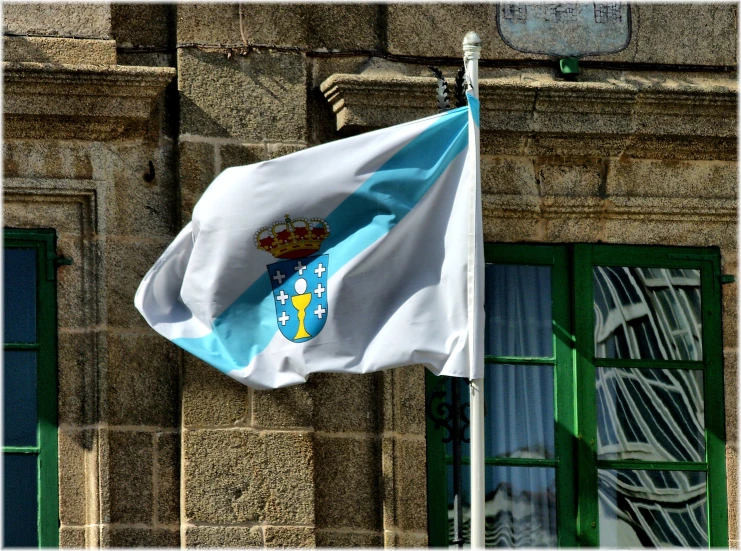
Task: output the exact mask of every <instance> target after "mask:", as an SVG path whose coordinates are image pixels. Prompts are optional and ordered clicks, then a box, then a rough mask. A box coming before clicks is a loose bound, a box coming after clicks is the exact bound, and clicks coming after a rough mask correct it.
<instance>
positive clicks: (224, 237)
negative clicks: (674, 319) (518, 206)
mask: <svg viewBox="0 0 741 551" xmlns="http://www.w3.org/2000/svg"><path fill="white" fill-rule="evenodd" d="M478 106H479V103H478V100H477V99H475V98H474V97H473V96H471V95H469V96H468V107H461V108H458V109H455V110H451V111H447V112H445V113H441V114H438V115H435V116H431V117H427V118H424V119H421V120H418V121H414V122H410V123H406V124H401V125H398V126H393V127H391V128H386V129H382V130H377V131H375V132H369V133H367V134H363V135H360V136H355V137H351V138H347V139H344V140H338V141H335V142H331V143H327V144H324V145H320V146H317V147H312V148H310V149H306V150H303V151H299V152H297V153H293V154H291V155H287V156H285V157H282V158H279V159H275V160H270V161H265V162H262V163H257V164H253V165H249V166H243V167H234V168H229V169H227V170H225V171H224V172H222V173H221V174H220V175H219V176H218V177H217V178H216V179H215V180H214V181H213V182H212V183H211V185H210V186H209V187H208V189H207V190H206V192H205V193H204V194H203V196H202V197H201V199H200V201H199V202H198V203H197V204H196V206H195V209H194V211H193V219H192V220H191V222H190V223H189V224H188V225H187V226H185V228H183V230H182V231H181V232H180V234H179V235H178V236H177V237H176V238H175V240H174V241H173V242H172V244H171V245H170V246H169V247H168V248H167V250H165V252H164V253H163V255H162V257H161V258H160V259H159V260H158V261H157V262H156V264H155V265H154V266H153V267H152V269H151V270H150V271H149V273H147V275H146V276H145V277H144V279H143V280H142V282H141V285H140V286H139V289H138V291H137V293H136V298H135V303H136V307H137V308H138V309H139V311H140V312H141V313H142V315H143V316H144V318H146V320H147V322H149V324H150V325H151V326H152V327H153V328H154V329H155V330H156V331H157V332H158V333H160V334H161V335H163V336H164V337H166V338H168V339H170V340H171V341H173V342H174V343H176V344H177V345H178V346H180V347H182V348H184V349H185V350H187V351H188V352H190V353H191V354H194V355H196V356H198V357H199V358H201V359H203V360H204V361H206V362H208V363H209V364H211V365H213V366H214V367H216V368H218V369H219V370H221V371H222V372H224V373H226V374H227V375H229V376H230V377H232V378H234V379H236V380H238V381H240V382H242V383H244V384H246V385H248V386H251V387H253V388H258V389H266V388H278V387H284V386H288V385H293V384H297V383H303V382H305V381H306V379H307V377H308V376H309V374H310V373H314V372H336V373H368V372H372V371H378V370H381V369H387V368H392V367H398V366H404V365H409V364H424V365H425V366H427V367H428V368H429V369H430V370H431V371H433V372H434V373H436V374H442V375H452V376H457V377H467V378H480V377H482V376H483V367H484V366H483V365H477V362H476V361H475V350H476V348H477V347H480V343H479V342H478V340H479V339H478V337H476V333H477V332H476V331H474V328H475V327H477V326H480V325H479V324H481V323H483V295H482V293H481V292H480V290H479V289H478V287H477V286H478V285H483V280H482V276H483V265H484V264H483V254H482V251H481V243H482V241H483V240H482V233H481V232H482V230H481V211H480V199H479V197H478V196H477V185H476V171H475V166H474V163H475V162H477V159H476V158H475V157H474V156H472V155H468V153H469V144H474V143H476V141H475V140H477V137H478V113H479V107H478Z"/></svg>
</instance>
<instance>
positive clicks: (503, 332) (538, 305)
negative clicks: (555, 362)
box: [484, 264, 553, 357]
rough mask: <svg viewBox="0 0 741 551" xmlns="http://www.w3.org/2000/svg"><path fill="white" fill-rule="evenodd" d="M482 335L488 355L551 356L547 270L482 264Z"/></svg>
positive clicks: (549, 298) (551, 333)
mask: <svg viewBox="0 0 741 551" xmlns="http://www.w3.org/2000/svg"><path fill="white" fill-rule="evenodd" d="M484 307H485V309H486V335H485V339H484V348H485V351H486V354H487V355H490V356H526V357H551V356H553V325H552V308H551V268H550V267H549V266H510V265H503V264H487V265H486V300H485V304H484Z"/></svg>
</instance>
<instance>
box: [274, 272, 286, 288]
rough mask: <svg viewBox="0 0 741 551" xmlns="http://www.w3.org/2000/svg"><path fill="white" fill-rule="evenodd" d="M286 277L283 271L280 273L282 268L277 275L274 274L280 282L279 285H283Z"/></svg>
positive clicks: (275, 278)
mask: <svg viewBox="0 0 741 551" xmlns="http://www.w3.org/2000/svg"><path fill="white" fill-rule="evenodd" d="M285 278H286V276H284V275H283V274H282V273H280V270H278V271H276V272H275V275H274V276H273V279H274V280H275V281H277V282H278V285H283V280H284V279H285Z"/></svg>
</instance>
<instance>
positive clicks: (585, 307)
mask: <svg viewBox="0 0 741 551" xmlns="http://www.w3.org/2000/svg"><path fill="white" fill-rule="evenodd" d="M592 255H593V247H592V245H582V244H577V245H574V272H573V277H574V286H573V288H574V312H575V316H574V334H575V336H576V348H575V357H576V358H575V361H576V395H577V404H578V412H577V429H578V432H577V435H578V436H577V438H578V442H577V450H578V451H577V466H578V472H579V477H578V499H577V503H578V505H577V517H576V518H577V538H578V542H579V544H580V545H581V546H589V547H597V546H599V522H598V516H599V514H598V511H599V503H598V495H597V453H596V449H597V389H596V385H595V381H596V368H595V365H594V329H593V328H594V319H593V318H594V283H593V268H592Z"/></svg>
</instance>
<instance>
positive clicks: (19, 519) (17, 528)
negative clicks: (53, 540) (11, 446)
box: [3, 454, 39, 547]
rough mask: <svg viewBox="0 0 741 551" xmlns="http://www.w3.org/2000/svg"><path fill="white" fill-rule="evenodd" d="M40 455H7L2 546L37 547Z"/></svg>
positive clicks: (4, 479)
mask: <svg viewBox="0 0 741 551" xmlns="http://www.w3.org/2000/svg"><path fill="white" fill-rule="evenodd" d="M36 462H37V456H36V455H32V454H23V455H16V454H5V456H4V461H3V468H4V472H3V484H4V489H3V509H4V514H3V545H4V546H5V547H38V545H39V543H38V536H37V532H36V530H37V513H36V507H37V494H38V485H37V479H38V476H37V474H36Z"/></svg>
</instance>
